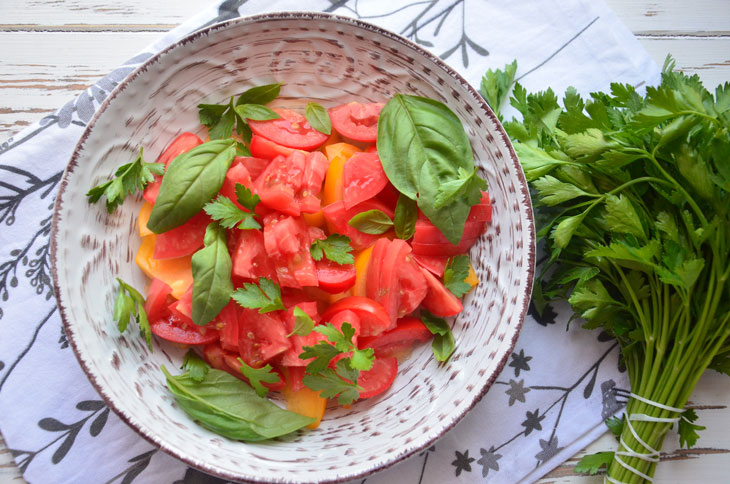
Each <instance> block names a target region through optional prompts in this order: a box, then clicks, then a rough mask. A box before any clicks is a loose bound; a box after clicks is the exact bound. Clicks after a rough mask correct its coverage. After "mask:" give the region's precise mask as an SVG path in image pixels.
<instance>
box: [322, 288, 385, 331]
mask: <svg viewBox="0 0 730 484" xmlns="http://www.w3.org/2000/svg"><path fill="white" fill-rule="evenodd" d="M346 309H349V310H350V311H352V312H354V313H355V314H357V316H358V317H359V318H360V334H361V335H362V336H374V335H377V334H380V333H382V332H383V331H385V330H386V329H387V328H388V327H389V326H390V317H389V316H388V313H387V312H386V311H385V308H384V307H383V305H382V304H380V303H379V302H377V301H373V300H372V299H370V298H367V297H361V296H349V297H346V298H343V299H339V300H338V301H336V302H334V303H333V304H332V305H331V306H330V307H329V308H327V310H326V311H325V312H324V314H322V320H323V321H329V320H330V319H331V318H332V317H333V316H334V315H335V314H337V313H339V312H340V311H344V310H346Z"/></svg>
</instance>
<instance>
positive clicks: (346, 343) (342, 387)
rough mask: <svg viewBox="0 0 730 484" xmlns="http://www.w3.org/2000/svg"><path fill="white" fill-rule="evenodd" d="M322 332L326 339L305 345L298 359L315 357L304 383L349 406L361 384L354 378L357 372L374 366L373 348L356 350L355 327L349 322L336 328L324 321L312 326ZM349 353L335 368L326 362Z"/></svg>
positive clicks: (324, 395) (308, 365)
mask: <svg viewBox="0 0 730 484" xmlns="http://www.w3.org/2000/svg"><path fill="white" fill-rule="evenodd" d="M314 330H315V331H317V332H318V333H321V334H323V335H324V336H326V337H327V339H328V340H329V341H320V342H318V343H317V344H316V345H315V346H305V347H304V348H302V349H303V350H304V351H303V352H302V353H301V354H300V355H299V358H301V359H303V360H307V359H309V358H314V359H313V360H312V361H311V362H310V363H309V364H307V368H306V370H305V372H306V373H305V375H304V378H303V380H302V381H303V383H304V384H305V385H306V386H307V387H309V388H311V389H312V390H315V391H321V392H322V393H321V396H322V397H324V398H334V397H335V396H338V402H339V403H340V405H349V404H351V403H352V402H354V401H355V400H357V399H358V398H359V396H360V394H359V390H360V389H361V388H360V387H358V386H357V379H358V377H359V375H360V371H367V370H369V369H370V368H372V366H373V362H374V361H375V353H374V351H373V349H372V348H364V349H358V348H357V346H356V345H355V344H354V343H353V342H352V338H353V336H355V329H354V328H353V327H352V325H351V324H350V323H347V322H344V323H342V329H341V330H338V329H337V328H336V327H335V326H334V325H333V324H332V323H326V324H323V325H319V326H316V327H315V328H314ZM342 354H350V355H351V356H349V357H344V358H341V359H340V360H338V361H337V363H336V364H335V369H332V368H329V364H330V362H331V361H332V359H334V358H335V357H337V356H339V355H342Z"/></svg>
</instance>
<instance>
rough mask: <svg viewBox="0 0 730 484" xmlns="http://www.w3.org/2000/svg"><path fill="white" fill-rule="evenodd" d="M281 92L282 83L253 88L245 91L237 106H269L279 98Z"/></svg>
mask: <svg viewBox="0 0 730 484" xmlns="http://www.w3.org/2000/svg"><path fill="white" fill-rule="evenodd" d="M280 90H281V83H280V82H279V83H276V84H266V85H263V86H256V87H252V88H251V89H248V90H246V91H244V92H243V93H242V94H241V95H240V96H239V97H238V100H237V101H236V106H240V105H241V104H268V103H270V102H271V101H273V100H274V99H276V98H277V97H279V91H280Z"/></svg>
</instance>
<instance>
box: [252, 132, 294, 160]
mask: <svg viewBox="0 0 730 484" xmlns="http://www.w3.org/2000/svg"><path fill="white" fill-rule="evenodd" d="M248 149H249V150H250V151H251V154H252V155H253V156H255V157H256V158H264V159H267V160H273V159H274V158H276V157H277V156H279V155H283V156H288V155H290V154H292V153H294V152H295V151H296V150H295V149H293V148H287V147H286V146H281V145H280V144H276V143H274V142H273V141H271V140H269V139H266V138H264V137H263V136H258V135H253V136H252V137H251V143H250V144H249V146H248Z"/></svg>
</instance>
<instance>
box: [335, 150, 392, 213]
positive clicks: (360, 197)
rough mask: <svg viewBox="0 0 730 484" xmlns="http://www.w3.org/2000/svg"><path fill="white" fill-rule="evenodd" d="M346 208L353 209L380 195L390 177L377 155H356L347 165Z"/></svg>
mask: <svg viewBox="0 0 730 484" xmlns="http://www.w3.org/2000/svg"><path fill="white" fill-rule="evenodd" d="M342 177H343V179H344V180H343V181H344V190H343V193H344V199H343V201H344V202H345V208H346V209H348V210H349V209H351V208H352V207H354V206H355V205H357V204H358V203H360V202H364V201H365V200H368V199H370V198H373V197H374V196H375V195H377V194H378V193H380V191H381V190H383V188H385V186H386V185H387V184H388V177H387V176H386V174H385V171H383V165H382V164H381V163H380V158H379V157H378V154H377V153H355V154H354V155H352V157H350V159H349V160H347V163H345V166H344V169H343V173H342Z"/></svg>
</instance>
